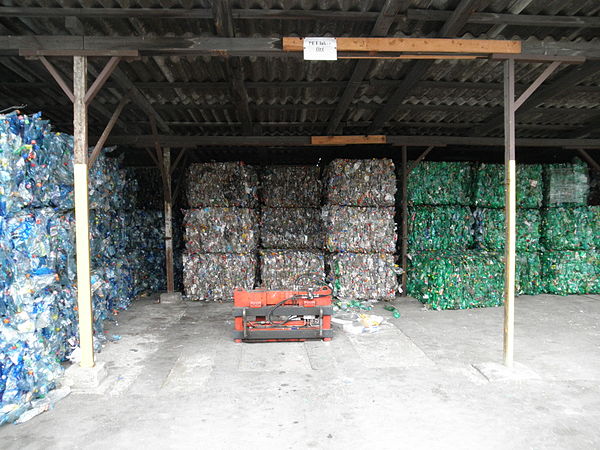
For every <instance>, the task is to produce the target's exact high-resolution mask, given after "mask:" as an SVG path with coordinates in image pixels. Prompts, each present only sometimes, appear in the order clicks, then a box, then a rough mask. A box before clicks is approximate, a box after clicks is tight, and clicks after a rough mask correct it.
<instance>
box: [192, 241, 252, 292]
mask: <svg viewBox="0 0 600 450" xmlns="http://www.w3.org/2000/svg"><path fill="white" fill-rule="evenodd" d="M256 269H257V258H256V254H254V253H252V254H238V253H197V254H194V253H188V252H186V253H184V254H183V286H184V293H185V295H186V296H187V297H188V298H190V299H193V300H224V301H230V300H232V299H233V290H234V289H236V288H240V289H252V288H253V287H254V283H255V281H256Z"/></svg>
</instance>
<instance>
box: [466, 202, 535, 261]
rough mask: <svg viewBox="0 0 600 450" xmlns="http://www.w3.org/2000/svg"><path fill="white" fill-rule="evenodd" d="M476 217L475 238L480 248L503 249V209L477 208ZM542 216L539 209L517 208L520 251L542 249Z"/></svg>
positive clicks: (504, 227)
mask: <svg viewBox="0 0 600 450" xmlns="http://www.w3.org/2000/svg"><path fill="white" fill-rule="evenodd" d="M473 216H474V218H475V240H476V242H477V245H478V247H479V248H481V249H483V250H488V251H502V250H504V244H505V242H506V224H505V213H504V210H503V209H493V208H477V209H476V210H475V211H474V213H473ZM541 223H542V217H541V214H540V211H539V210H536V209H519V210H517V223H516V233H517V241H516V248H517V250H519V251H530V252H535V251H539V250H540V233H541Z"/></svg>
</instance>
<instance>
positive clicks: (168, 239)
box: [163, 148, 175, 293]
mask: <svg viewBox="0 0 600 450" xmlns="http://www.w3.org/2000/svg"><path fill="white" fill-rule="evenodd" d="M163 166H164V173H165V174H166V179H165V180H164V189H163V192H164V199H165V259H166V264H167V292H169V293H171V292H173V291H174V290H175V278H174V272H173V197H172V195H171V176H170V173H171V149H170V148H164V149H163Z"/></svg>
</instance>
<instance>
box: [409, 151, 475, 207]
mask: <svg viewBox="0 0 600 450" xmlns="http://www.w3.org/2000/svg"><path fill="white" fill-rule="evenodd" d="M400 176H402V174H400ZM407 193H408V201H409V203H411V204H413V205H464V206H469V205H471V204H472V202H473V165H472V164H471V163H469V162H446V161H422V162H420V163H419V164H417V165H416V166H415V168H414V169H413V170H412V171H411V172H410V174H409V175H408V180H407Z"/></svg>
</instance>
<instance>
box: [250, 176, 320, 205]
mask: <svg viewBox="0 0 600 450" xmlns="http://www.w3.org/2000/svg"><path fill="white" fill-rule="evenodd" d="M259 191H260V192H259V193H260V199H261V202H262V204H263V205H265V206H268V207H270V208H318V207H319V206H320V205H321V179H320V168H319V167H318V166H266V167H264V168H263V170H262V171H261V173H260V190H259Z"/></svg>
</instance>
